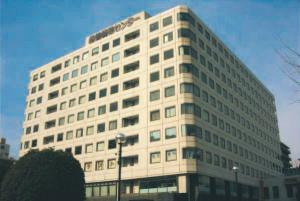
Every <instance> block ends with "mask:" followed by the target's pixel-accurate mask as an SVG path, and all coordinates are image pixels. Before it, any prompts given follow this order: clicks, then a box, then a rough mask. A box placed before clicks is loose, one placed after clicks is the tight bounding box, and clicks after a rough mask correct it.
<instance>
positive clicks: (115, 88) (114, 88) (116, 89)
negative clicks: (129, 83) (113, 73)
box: [110, 85, 119, 94]
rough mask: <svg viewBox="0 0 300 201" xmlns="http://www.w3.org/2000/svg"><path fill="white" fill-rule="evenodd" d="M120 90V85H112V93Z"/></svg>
mask: <svg viewBox="0 0 300 201" xmlns="http://www.w3.org/2000/svg"><path fill="white" fill-rule="evenodd" d="M118 91H119V85H114V86H111V87H110V94H115V93H118Z"/></svg>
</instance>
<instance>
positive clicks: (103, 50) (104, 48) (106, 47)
mask: <svg viewBox="0 0 300 201" xmlns="http://www.w3.org/2000/svg"><path fill="white" fill-rule="evenodd" d="M108 49H109V43H105V44H103V45H102V52H105V51H106V50H108Z"/></svg>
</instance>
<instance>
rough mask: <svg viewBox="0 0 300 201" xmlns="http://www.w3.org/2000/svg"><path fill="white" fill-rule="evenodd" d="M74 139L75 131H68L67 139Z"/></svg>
mask: <svg viewBox="0 0 300 201" xmlns="http://www.w3.org/2000/svg"><path fill="white" fill-rule="evenodd" d="M71 139H73V131H67V133H66V140H71Z"/></svg>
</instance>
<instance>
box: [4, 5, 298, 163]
mask: <svg viewBox="0 0 300 201" xmlns="http://www.w3.org/2000/svg"><path fill="white" fill-rule="evenodd" d="M179 4H185V5H188V6H189V7H190V8H192V10H193V11H194V12H195V13H196V14H197V15H198V16H199V17H200V18H201V19H202V20H203V21H204V22H205V23H206V24H207V25H208V26H209V27H210V28H211V29H212V30H213V31H214V32H215V33H216V34H217V35H218V36H219V37H220V38H221V39H222V40H223V41H224V42H225V44H227V45H228V46H229V48H230V49H231V50H232V51H233V52H235V54H236V55H237V56H238V57H239V58H240V59H241V60H242V61H243V62H244V63H245V64H246V65H247V66H248V67H249V68H250V69H251V70H252V72H254V74H255V75H257V77H258V78H259V79H260V80H261V81H262V82H263V83H264V84H265V85H266V86H267V87H268V89H270V90H271V92H272V93H273V94H274V95H275V99H276V106H277V114H278V118H279V128H280V136H281V139H282V141H283V142H285V143H286V144H287V145H288V146H290V147H291V150H292V157H293V158H294V159H295V158H300V145H299V144H300V103H298V104H293V102H294V101H295V100H297V99H298V100H299V99H300V93H299V92H300V89H298V90H297V89H296V87H295V86H294V85H293V83H292V82H291V81H290V80H289V79H288V78H287V77H286V76H285V75H284V74H283V73H282V69H284V68H285V64H284V63H283V62H282V60H281V58H280V57H279V56H278V54H277V53H276V51H275V50H279V51H282V48H283V47H282V43H281V42H280V40H279V39H280V38H281V39H282V40H283V41H285V43H286V44H288V45H290V46H291V47H292V48H294V49H296V50H298V52H300V45H299V43H300V5H299V1H298V0H282V1H281V0H274V1H272V0H265V1H263V0H261V1H258V0H248V1H246V0H239V1H236V0H219V1H216V0H209V1H208V0H190V1H179V0H178V1H177V0H176V1H172V0H169V1H162V0H160V1H155V0H151V1H145V0H141V1H139V0H131V1H125V0H122V1H113V0H101V1H100V0H99V1H96V0H91V1H88V0H84V1H81V0H80V1H79V0H68V1H66V0H51V1H50V0H49V1H42V0H41V1H37V0H36V1H30V0H26V1H25V0H24V1H21V0H20V1H12V0H0V6H1V8H0V13H1V14H0V15H1V24H0V31H1V36H0V40H1V44H0V56H1V57H0V61H1V63H0V65H1V66H0V67H1V72H0V75H1V77H0V88H1V96H0V98H1V99H0V105H1V107H0V136H4V137H6V138H7V141H8V143H9V144H11V154H12V156H14V157H16V156H17V155H18V149H19V141H20V137H21V133H22V121H23V119H24V109H25V108H24V107H25V98H26V95H27V84H28V78H29V72H30V71H31V70H33V69H35V68H37V67H39V66H41V65H44V64H46V63H48V62H49V61H51V60H53V59H55V58H58V57H60V56H62V55H65V54H66V53H69V52H71V51H73V50H75V49H77V48H80V47H81V46H83V44H84V39H85V37H86V36H88V35H90V34H91V33H94V32H97V31H98V30H100V29H102V28H104V27H107V26H109V25H112V24H113V23H116V22H118V21H120V20H122V19H124V18H126V17H128V16H131V15H133V14H135V13H137V12H140V11H142V10H144V11H146V12H148V13H150V14H151V15H155V14H157V13H159V12H161V11H164V10H166V9H168V8H171V7H173V6H176V5H179ZM298 61H299V60H298Z"/></svg>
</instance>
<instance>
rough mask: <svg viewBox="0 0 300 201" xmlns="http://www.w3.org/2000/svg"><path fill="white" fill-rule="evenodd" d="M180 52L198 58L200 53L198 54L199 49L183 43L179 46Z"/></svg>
mask: <svg viewBox="0 0 300 201" xmlns="http://www.w3.org/2000/svg"><path fill="white" fill-rule="evenodd" d="M178 53H179V55H182V56H184V55H190V56H192V57H193V58H194V59H198V54H197V51H196V50H195V49H194V48H192V47H190V46H187V45H181V46H179V47H178Z"/></svg>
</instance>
